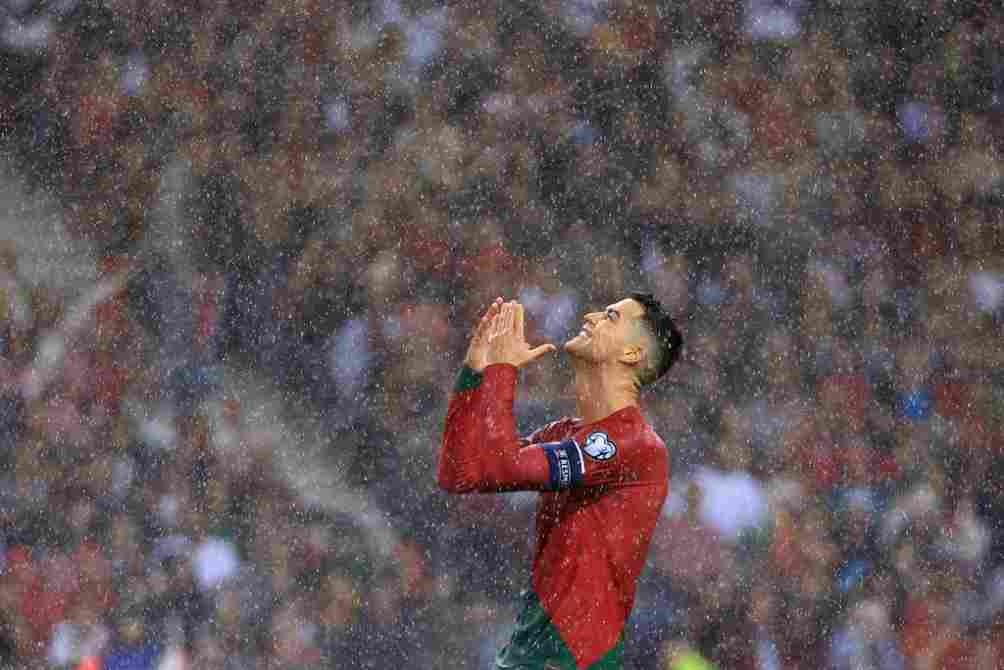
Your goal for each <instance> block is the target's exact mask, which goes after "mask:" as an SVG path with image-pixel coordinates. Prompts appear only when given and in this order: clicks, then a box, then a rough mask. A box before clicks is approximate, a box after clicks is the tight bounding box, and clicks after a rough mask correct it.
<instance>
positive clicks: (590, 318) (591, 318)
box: [585, 312, 603, 325]
mask: <svg viewBox="0 0 1004 670" xmlns="http://www.w3.org/2000/svg"><path fill="white" fill-rule="evenodd" d="M601 316H603V315H602V314H600V313H599V312H590V313H589V314H586V316H585V320H586V323H588V324H590V325H593V324H595V323H596V322H597V321H599V320H600V317H601Z"/></svg>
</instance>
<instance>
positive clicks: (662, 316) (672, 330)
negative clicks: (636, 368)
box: [631, 291, 683, 386]
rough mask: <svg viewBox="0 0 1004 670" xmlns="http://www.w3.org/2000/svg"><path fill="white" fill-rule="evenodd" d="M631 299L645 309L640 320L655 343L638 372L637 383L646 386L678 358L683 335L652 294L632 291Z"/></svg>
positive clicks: (661, 374)
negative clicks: (644, 364)
mask: <svg viewBox="0 0 1004 670" xmlns="http://www.w3.org/2000/svg"><path fill="white" fill-rule="evenodd" d="M631 299H632V300H635V301H636V302H638V303H639V304H641V306H642V307H643V308H644V309H645V312H644V314H643V315H642V321H643V322H644V324H645V328H646V329H647V330H648V331H649V334H650V335H651V336H652V339H653V341H654V342H655V345H656V346H655V351H652V352H648V354H647V355H648V359H649V362H648V365H646V366H645V367H644V368H643V369H642V370H641V371H640V372H639V373H638V383H639V384H640V385H641V386H648V385H649V384H652V383H653V382H655V381H656V380H658V379H659V378H661V377H662V376H663V375H664V374H666V373H667V372H669V369H670V368H671V367H673V364H674V363H676V361H677V360H679V358H680V351H681V349H682V348H683V335H682V334H681V333H680V330H679V328H677V327H676V323H674V322H673V318H672V317H671V316H670V315H669V313H668V312H667V311H666V310H665V308H663V306H662V303H660V302H659V300H658V299H657V298H656V297H655V296H654V295H652V294H651V293H646V292H644V291H634V292H632V293H631Z"/></svg>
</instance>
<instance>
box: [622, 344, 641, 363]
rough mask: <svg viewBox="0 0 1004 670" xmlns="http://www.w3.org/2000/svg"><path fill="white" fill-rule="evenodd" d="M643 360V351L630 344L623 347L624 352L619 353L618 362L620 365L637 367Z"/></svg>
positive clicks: (639, 347)
mask: <svg viewBox="0 0 1004 670" xmlns="http://www.w3.org/2000/svg"><path fill="white" fill-rule="evenodd" d="M644 359H645V350H644V349H643V348H642V347H641V346H640V345H637V344H631V345H629V346H626V347H624V351H622V352H621V355H620V358H618V359H617V360H619V361H620V362H621V363H626V364H627V365H638V364H639V363H641V362H642V360H644Z"/></svg>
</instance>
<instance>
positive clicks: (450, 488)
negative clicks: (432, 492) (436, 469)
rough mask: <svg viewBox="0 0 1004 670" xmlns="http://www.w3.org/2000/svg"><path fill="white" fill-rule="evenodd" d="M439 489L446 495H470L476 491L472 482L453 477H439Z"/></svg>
mask: <svg viewBox="0 0 1004 670" xmlns="http://www.w3.org/2000/svg"><path fill="white" fill-rule="evenodd" d="M438 483H439V488H440V489H441V490H443V491H445V492H446V493H452V494H461V493H472V492H474V491H477V490H478V488H477V486H475V485H474V483H472V482H466V481H463V480H462V479H457V478H454V477H443V476H440V477H439V481H438Z"/></svg>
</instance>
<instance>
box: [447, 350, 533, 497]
mask: <svg viewBox="0 0 1004 670" xmlns="http://www.w3.org/2000/svg"><path fill="white" fill-rule="evenodd" d="M465 376H466V377H468V378H471V375H470V373H462V374H461V380H462V381H463V380H464V379H465ZM516 376H517V371H516V368H515V367H514V366H512V365H504V364H499V365H491V366H489V367H488V368H486V369H485V371H484V373H483V374H482V375H481V376H480V378H476V377H474V378H472V380H473V383H476V384H477V386H476V388H474V389H473V390H467V391H462V392H461V393H458V394H457V395H455V396H454V397H453V398H452V399H451V402H450V409H449V411H448V413H447V422H446V430H445V432H444V437H443V451H442V454H441V456H440V464H439V465H440V468H439V485H440V487H442V488H443V489H445V490H447V491H449V492H451V493H466V492H470V491H479V492H500V491H513V490H520V489H530V490H538V489H542V488H546V487H547V486H548V485H549V484H550V476H551V473H550V468H549V465H548V458H549V457H548V456H547V454H546V453H545V452H544V451H542V450H540V449H526V448H524V444H523V442H522V441H521V440H520V438H519V435H518V434H517V432H516V419H515V416H514V414H513V404H514V401H515V395H516Z"/></svg>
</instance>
